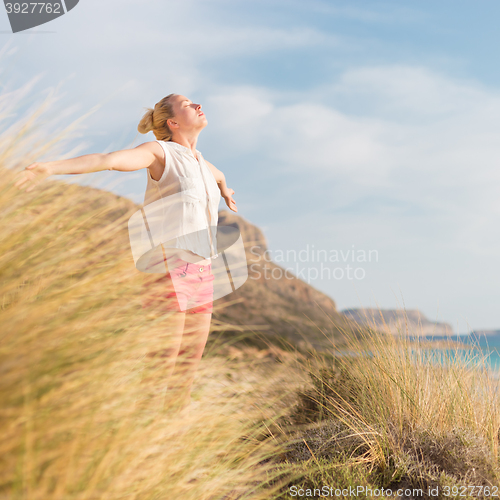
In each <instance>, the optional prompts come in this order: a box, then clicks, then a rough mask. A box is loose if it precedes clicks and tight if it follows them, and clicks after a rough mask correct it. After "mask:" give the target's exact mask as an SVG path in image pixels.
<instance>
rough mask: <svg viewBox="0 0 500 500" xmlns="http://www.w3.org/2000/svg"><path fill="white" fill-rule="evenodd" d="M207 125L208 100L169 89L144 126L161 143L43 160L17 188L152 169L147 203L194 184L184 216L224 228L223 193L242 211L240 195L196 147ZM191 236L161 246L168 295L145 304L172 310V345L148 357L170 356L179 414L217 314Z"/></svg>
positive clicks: (205, 267)
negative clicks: (65, 177) (66, 177)
mask: <svg viewBox="0 0 500 500" xmlns="http://www.w3.org/2000/svg"><path fill="white" fill-rule="evenodd" d="M206 125H207V119H206V117H205V114H204V113H203V112H202V111H201V105H200V104H196V103H193V102H192V101H191V100H189V99H188V98H187V97H185V96H183V95H179V94H169V95H168V96H166V97H164V98H163V99H162V100H161V101H159V102H158V103H157V104H156V105H155V107H154V109H151V108H148V110H147V112H146V113H145V115H144V116H143V118H142V119H141V121H140V123H139V125H138V131H139V132H140V133H142V134H145V133H147V132H149V131H153V133H154V135H155V137H156V139H157V140H156V141H151V142H146V143H144V144H141V145H139V146H137V147H136V148H134V149H126V150H122V151H115V152H112V153H107V154H99V153H97V154H89V155H84V156H80V157H77V158H71V159H68V160H59V161H51V162H36V163H33V164H32V165H29V166H28V167H26V169H25V170H23V171H22V172H21V173H20V178H19V180H17V182H15V186H17V187H18V188H19V189H26V191H27V192H29V191H31V190H33V189H34V187H35V186H36V185H37V184H38V183H39V182H41V181H42V180H43V179H45V178H46V177H48V176H49V175H61V174H85V173H90V172H97V171H100V170H118V171H122V172H130V171H135V170H139V169H142V168H146V169H147V176H148V185H147V189H146V196H145V205H148V204H152V203H155V202H156V201H158V200H159V199H162V198H163V196H164V195H168V194H169V192H170V194H172V193H174V194H175V193H176V192H177V193H183V192H185V189H187V187H191V188H193V189H191V191H192V192H194V193H195V197H194V198H193V199H191V200H190V204H189V206H190V207H191V209H192V212H181V213H182V214H186V217H189V218H190V219H192V218H193V217H195V218H196V217H197V218H198V219H200V218H201V217H205V215H202V214H206V217H207V218H206V222H207V224H208V225H209V227H214V226H217V207H218V204H219V200H220V196H222V197H223V198H224V200H225V202H226V204H227V206H228V207H229V208H230V209H231V210H233V211H234V212H237V211H238V210H237V207H236V203H235V201H234V199H233V198H232V195H233V194H234V191H233V190H232V189H229V188H228V187H227V185H226V180H225V177H224V174H223V173H222V172H221V171H220V170H218V169H217V168H215V167H214V166H213V165H212V164H211V163H210V162H208V161H206V160H205V159H204V158H203V156H202V155H201V153H200V152H199V151H198V150H197V149H196V142H197V140H198V135H199V133H200V132H201V131H202V130H203V129H204V128H205V127H206ZM210 172H211V174H212V175H211V176H210ZM186 173H187V174H188V175H187V176H186ZM217 187H218V190H217ZM214 188H215V189H214ZM219 191H220V192H219ZM186 192H187V191H186ZM205 193H206V196H205ZM180 222H183V221H180ZM198 222H203V221H200V220H199V221H198ZM181 227H182V224H181ZM209 232H210V231H209ZM185 241H186V240H182V238H181V239H176V240H175V241H173V242H170V241H169V242H168V243H167V245H162V246H161V251H162V253H163V260H164V261H165V268H166V271H167V272H166V274H165V275H163V276H161V277H160V279H159V281H160V282H161V283H160V284H161V285H162V286H163V285H164V287H163V289H164V293H163V294H162V296H160V297H158V296H156V297H155V296H153V297H146V300H145V302H143V307H148V306H150V305H151V304H152V303H155V302H158V300H157V299H159V301H160V302H162V301H163V303H164V304H168V307H169V309H168V310H169V313H170V314H168V315H167V316H168V323H169V325H168V328H169V330H170V333H171V334H172V340H171V341H170V344H171V345H169V346H167V347H166V348H165V349H162V350H160V351H155V352H150V353H149V354H148V357H153V358H154V357H157V356H158V357H161V358H163V359H164V360H162V362H161V364H162V368H163V370H164V371H163V374H164V376H165V377H166V378H167V379H169V380H173V381H174V382H173V383H174V384H176V385H175V386H173V384H170V383H169V387H168V394H167V395H168V396H169V397H168V398H167V402H168V407H169V408H171V409H172V410H176V411H179V410H182V409H184V408H186V407H188V405H189V402H190V397H191V386H192V382H193V379H194V376H195V373H196V370H197V368H198V364H199V361H200V359H201V356H202V354H203V350H204V349H205V345H206V342H207V338H208V333H209V329H210V321H211V317H212V302H211V301H210V296H212V297H213V295H211V294H213V275H212V273H211V262H210V261H211V259H210V256H208V254H207V253H206V252H201V250H198V248H201V247H200V246H199V245H200V244H199V243H196V242H195V244H189V243H188V244H186V243H185ZM169 243H171V244H169ZM197 245H198V246H197ZM212 248H213V247H212ZM197 252H199V253H197ZM210 255H214V254H213V253H210ZM203 273H204V274H203ZM156 281H158V280H156ZM146 295H147V294H146ZM165 299H168V300H167V301H165ZM193 303H194V306H193ZM165 358H166V359H165Z"/></svg>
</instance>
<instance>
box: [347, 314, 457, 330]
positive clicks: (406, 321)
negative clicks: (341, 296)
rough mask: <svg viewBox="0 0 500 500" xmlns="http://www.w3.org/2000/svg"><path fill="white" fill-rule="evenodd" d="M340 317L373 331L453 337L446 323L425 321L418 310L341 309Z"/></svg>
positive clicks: (449, 326) (450, 328)
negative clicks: (342, 316)
mask: <svg viewBox="0 0 500 500" xmlns="http://www.w3.org/2000/svg"><path fill="white" fill-rule="evenodd" d="M341 313H342V315H344V316H345V317H346V318H349V319H352V320H354V321H356V322H357V323H358V324H360V325H365V326H370V327H372V328H373V329H375V330H380V331H390V332H391V333H392V334H398V333H400V334H404V333H406V332H409V333H410V335H415V336H417V335H418V336H420V335H453V328H452V326H451V325H450V324H448V323H438V322H434V321H430V320H429V319H427V318H426V317H425V316H424V315H423V314H422V313H421V312H420V311H419V310H418V309H409V310H406V311H405V310H403V309H381V310H379V309H372V308H361V309H343V310H342V311H341Z"/></svg>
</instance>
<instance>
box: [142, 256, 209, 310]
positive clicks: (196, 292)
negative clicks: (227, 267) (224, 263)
mask: <svg viewBox="0 0 500 500" xmlns="http://www.w3.org/2000/svg"><path fill="white" fill-rule="evenodd" d="M168 267H169V272H168V273H166V274H165V275H161V276H160V277H159V278H157V279H155V280H154V283H155V288H157V286H160V288H159V291H158V292H156V296H153V297H152V296H151V294H150V293H148V290H145V294H146V296H147V298H146V300H145V301H144V302H143V308H144V307H148V306H149V305H151V304H153V303H161V304H162V305H164V309H165V310H166V311H176V312H186V313H190V314H200V313H201V314H208V313H211V312H212V311H213V297H214V286H213V285H214V283H213V282H214V279H215V276H214V275H213V274H212V264H208V265H199V264H192V263H191V262H186V261H185V260H182V259H179V258H176V259H174V260H173V261H169V262H168Z"/></svg>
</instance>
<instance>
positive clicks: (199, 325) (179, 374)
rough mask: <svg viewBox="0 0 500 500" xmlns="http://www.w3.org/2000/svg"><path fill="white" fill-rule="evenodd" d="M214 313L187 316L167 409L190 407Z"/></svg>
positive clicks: (172, 376) (167, 397)
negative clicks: (192, 389)
mask: <svg viewBox="0 0 500 500" xmlns="http://www.w3.org/2000/svg"><path fill="white" fill-rule="evenodd" d="M211 319H212V313H204V314H203V313H202V314H189V313H188V314H186V319H185V324H184V333H183V335H182V341H181V345H180V349H179V352H178V356H177V360H176V362H175V366H174V370H173V372H172V375H171V377H170V379H169V380H170V382H171V383H169V385H168V389H167V394H166V400H165V404H166V408H169V409H172V410H181V409H183V408H185V407H186V406H187V405H189V402H190V400H191V387H192V384H193V380H194V377H195V375H196V371H197V370H198V366H199V363H200V360H201V357H202V355H203V351H204V350H205V345H206V343H207V340H208V334H209V332H210V321H211Z"/></svg>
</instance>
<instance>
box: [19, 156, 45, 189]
mask: <svg viewBox="0 0 500 500" xmlns="http://www.w3.org/2000/svg"><path fill="white" fill-rule="evenodd" d="M49 175H51V172H50V169H49V167H48V166H47V165H46V164H44V163H32V164H31V165H29V166H27V167H26V168H25V169H24V170H22V171H21V172H20V173H19V175H18V180H17V182H16V183H15V184H14V186H16V187H17V188H18V189H19V190H23V189H26V192H27V193H29V192H30V191H33V189H35V186H36V185H37V184H39V183H40V182H42V181H43V180H44V179H46V178H47V177H48V176H49Z"/></svg>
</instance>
